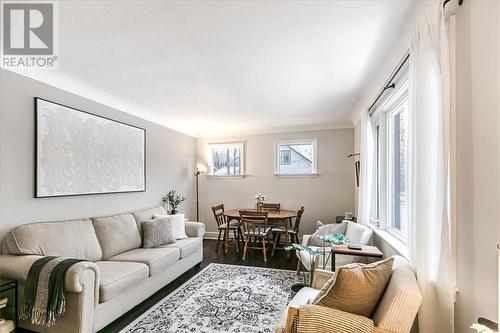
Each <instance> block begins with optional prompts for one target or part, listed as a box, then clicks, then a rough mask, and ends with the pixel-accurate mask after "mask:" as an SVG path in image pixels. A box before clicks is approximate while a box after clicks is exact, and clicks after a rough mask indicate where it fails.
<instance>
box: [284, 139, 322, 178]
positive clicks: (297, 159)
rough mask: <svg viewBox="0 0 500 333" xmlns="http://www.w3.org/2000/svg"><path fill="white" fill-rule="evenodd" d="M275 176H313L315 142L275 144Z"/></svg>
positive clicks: (314, 168) (314, 172) (315, 172)
mask: <svg viewBox="0 0 500 333" xmlns="http://www.w3.org/2000/svg"><path fill="white" fill-rule="evenodd" d="M275 173H276V174H277V175H315V174H317V169H316V140H301V141H282V142H279V143H277V144H276V170H275Z"/></svg>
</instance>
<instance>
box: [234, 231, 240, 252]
mask: <svg viewBox="0 0 500 333" xmlns="http://www.w3.org/2000/svg"><path fill="white" fill-rule="evenodd" d="M233 234H234V242H235V243H236V253H240V242H239V241H238V236H237V235H236V229H233Z"/></svg>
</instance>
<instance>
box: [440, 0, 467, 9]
mask: <svg viewBox="0 0 500 333" xmlns="http://www.w3.org/2000/svg"><path fill="white" fill-rule="evenodd" d="M450 1H451V0H444V2H443V8H444V7H445V6H446V4H447V3H448V2H450ZM463 3H464V0H458V5H459V6H462V4H463Z"/></svg>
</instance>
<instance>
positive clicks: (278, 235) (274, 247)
mask: <svg viewBox="0 0 500 333" xmlns="http://www.w3.org/2000/svg"><path fill="white" fill-rule="evenodd" d="M279 238H280V234H279V233H276V236H274V242H273V250H272V251H271V257H273V256H274V250H276V245H277V244H278V242H279Z"/></svg>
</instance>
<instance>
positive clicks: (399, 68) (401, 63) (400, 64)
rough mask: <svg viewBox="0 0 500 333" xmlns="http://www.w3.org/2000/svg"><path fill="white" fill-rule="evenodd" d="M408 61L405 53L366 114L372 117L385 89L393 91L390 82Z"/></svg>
mask: <svg viewBox="0 0 500 333" xmlns="http://www.w3.org/2000/svg"><path fill="white" fill-rule="evenodd" d="M448 1H450V0H448ZM408 59H410V51H408V52H406V54H405V56H404V58H403V60H401V62H400V63H399V66H398V67H397V68H396V70H395V71H394V72H393V73H392V75H391V77H390V78H389V80H388V81H387V84H386V85H384V87H383V88H382V91H380V93H379V94H378V95H377V97H376V98H375V100H374V101H373V103H372V104H371V105H370V107H369V108H368V114H369V115H370V116H371V115H372V109H373V107H374V106H375V104H377V102H378V100H379V99H380V98H381V97H382V95H383V94H384V93H385V91H386V90H387V89H393V88H395V87H396V84H395V83H394V82H392V80H394V78H395V77H396V75H398V73H399V71H400V70H401V68H403V66H404V64H405V63H406V62H407V61H408Z"/></svg>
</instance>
